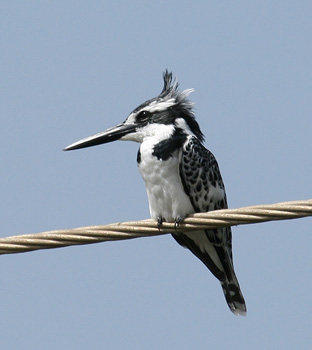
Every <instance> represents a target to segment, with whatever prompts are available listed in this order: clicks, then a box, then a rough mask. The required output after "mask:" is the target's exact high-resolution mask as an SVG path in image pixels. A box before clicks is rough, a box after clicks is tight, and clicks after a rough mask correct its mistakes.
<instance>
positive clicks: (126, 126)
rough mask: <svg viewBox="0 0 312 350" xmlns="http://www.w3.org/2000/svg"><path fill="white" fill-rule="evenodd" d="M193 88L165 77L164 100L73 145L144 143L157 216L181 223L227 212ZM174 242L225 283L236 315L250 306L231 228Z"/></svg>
mask: <svg viewBox="0 0 312 350" xmlns="http://www.w3.org/2000/svg"><path fill="white" fill-rule="evenodd" d="M192 91H193V90H192V89H189V90H185V91H182V92H180V91H179V89H178V83H177V82H176V81H175V80H173V79H172V73H169V72H168V71H166V72H165V73H164V87H163V90H162V92H161V93H160V95H159V96H157V97H155V98H153V99H151V100H148V101H146V102H144V103H143V104H141V105H140V106H139V107H137V108H136V109H135V110H134V111H133V112H132V113H130V115H129V117H128V118H127V119H126V120H125V121H124V122H123V123H121V124H118V125H117V126H115V127H113V128H110V129H107V130H105V131H103V132H100V133H98V134H96V135H93V136H90V137H87V138H85V139H83V140H80V141H78V142H75V143H73V144H72V145H70V146H68V147H66V148H65V150H73V149H79V148H84V147H89V146H94V145H98V144H102V143H107V142H111V141H115V140H126V141H127V140H128V141H135V142H139V143H140V144H141V145H140V148H139V151H138V155H137V162H138V167H139V170H140V173H141V175H142V177H143V180H144V182H145V186H146V190H147V195H148V200H149V208H150V213H151V216H152V218H154V219H155V220H157V222H158V225H161V224H162V222H163V221H167V222H175V223H176V224H179V223H180V222H181V220H183V218H184V217H185V216H186V215H188V214H192V213H196V212H207V211H211V210H217V209H224V208H227V200H226V194H225V188H224V184H223V181H222V177H221V174H220V170H219V166H218V163H217V161H216V159H215V157H214V155H213V154H212V153H211V152H210V151H209V150H207V149H206V148H205V147H204V146H203V141H204V136H203V134H202V132H201V130H200V127H199V125H198V123H197V121H196V119H195V116H194V112H193V105H192V103H191V102H190V101H189V100H188V95H189V94H190V93H191V92H192ZM172 236H173V237H174V239H175V240H176V241H177V242H178V243H179V244H180V245H182V246H183V247H186V248H188V249H189V250H190V251H191V252H192V253H193V254H194V255H196V256H197V257H198V258H199V259H200V260H201V261H202V262H203V263H204V264H205V265H206V266H207V267H208V268H209V270H210V271H211V272H212V274H213V275H214V276H215V277H216V278H217V279H218V280H219V281H220V282H221V286H222V289H223V292H224V295H225V298H226V301H227V303H228V305H229V308H230V309H231V311H232V312H233V313H234V314H239V315H243V314H245V313H246V305H245V301H244V298H243V295H242V293H241V291H240V287H239V284H238V281H237V278H236V275H235V272H234V266H233V258H232V234H231V228H230V227H226V228H220V229H214V230H201V231H195V232H188V233H180V232H175V233H173V234H172Z"/></svg>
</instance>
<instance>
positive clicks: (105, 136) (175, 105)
mask: <svg viewBox="0 0 312 350" xmlns="http://www.w3.org/2000/svg"><path fill="white" fill-rule="evenodd" d="M163 78H164V87H163V89H162V91H161V93H160V94H159V95H158V96H157V97H155V98H153V99H150V100H147V101H146V102H144V103H142V104H141V105H140V106H138V107H137V108H135V109H134V110H133V112H131V113H130V115H129V116H128V118H127V119H126V120H125V121H124V122H123V123H120V124H118V125H116V126H114V127H112V128H109V129H107V130H105V131H102V132H99V133H98V134H95V135H92V136H89V137H86V138H84V139H82V140H80V141H77V142H75V143H73V144H71V145H69V146H67V147H66V148H65V149H64V150H65V151H69V150H74V149H79V148H85V147H90V146H95V145H100V144H102V143H108V142H112V141H115V140H125V141H135V142H140V143H141V142H143V140H144V139H145V138H147V137H157V138H158V139H159V141H160V140H162V139H165V138H169V137H170V136H171V135H172V134H173V133H174V131H175V130H176V129H177V128H178V129H181V130H182V131H183V132H184V133H185V134H191V135H195V136H196V137H197V138H198V139H199V141H203V139H204V136H203V134H202V132H201V130H200V127H199V125H198V123H197V121H196V119H195V116H194V112H193V104H192V103H191V102H190V101H189V100H188V95H189V94H190V93H191V92H192V91H193V89H188V90H184V91H182V92H180V91H179V89H178V82H177V81H176V80H175V79H173V78H172V73H169V72H168V71H167V70H166V71H165V73H164V75H163Z"/></svg>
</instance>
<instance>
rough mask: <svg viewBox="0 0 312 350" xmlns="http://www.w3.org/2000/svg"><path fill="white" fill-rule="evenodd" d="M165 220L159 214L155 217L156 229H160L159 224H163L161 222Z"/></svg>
mask: <svg viewBox="0 0 312 350" xmlns="http://www.w3.org/2000/svg"><path fill="white" fill-rule="evenodd" d="M165 221H166V220H165V219H164V218H162V217H161V216H158V218H157V227H158V230H160V227H161V225H162V224H163V222H165Z"/></svg>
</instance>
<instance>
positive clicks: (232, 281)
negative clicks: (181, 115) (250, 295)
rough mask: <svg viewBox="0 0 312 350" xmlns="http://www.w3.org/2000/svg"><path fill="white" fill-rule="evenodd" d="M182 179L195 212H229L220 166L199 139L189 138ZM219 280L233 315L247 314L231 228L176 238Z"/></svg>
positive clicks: (187, 234)
mask: <svg viewBox="0 0 312 350" xmlns="http://www.w3.org/2000/svg"><path fill="white" fill-rule="evenodd" d="M179 171H180V177H181V181H182V184H183V187H184V191H185V192H186V194H187V195H188V196H189V198H190V200H191V203H192V205H193V207H194V210H195V212H207V211H211V210H217V209H225V208H227V201H226V194H225V188H224V184H223V181H222V177H221V173H220V170H219V166H218V163H217V161H216V159H215V157H214V155H213V154H212V153H211V152H210V151H208V150H207V149H206V148H205V147H204V146H203V145H202V144H201V143H200V142H199V141H198V139H197V138H196V137H189V139H188V142H186V143H185V144H184V147H183V150H182V151H181V153H180V165H179ZM173 237H174V238H175V239H176V241H177V242H178V243H179V244H181V245H182V246H184V247H186V248H188V249H189V250H190V251H191V252H192V253H193V254H194V255H196V256H197V257H198V258H199V259H200V260H201V261H202V262H203V263H204V264H205V265H206V266H207V267H208V268H209V270H210V271H211V272H212V273H213V274H214V275H215V276H216V277H217V278H218V279H219V280H220V282H221V285H222V289H223V292H224V295H225V298H226V301H227V303H228V305H229V307H230V309H231V311H232V312H234V313H235V314H245V313H246V304H245V300H244V297H243V295H242V292H241V290H240V287H239V283H238V280H237V278H236V275H235V272H234V266H233V258H232V233H231V227H223V228H218V229H212V230H201V231H195V232H190V233H176V234H173Z"/></svg>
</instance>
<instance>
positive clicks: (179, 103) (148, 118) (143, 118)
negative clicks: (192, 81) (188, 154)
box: [132, 70, 204, 142]
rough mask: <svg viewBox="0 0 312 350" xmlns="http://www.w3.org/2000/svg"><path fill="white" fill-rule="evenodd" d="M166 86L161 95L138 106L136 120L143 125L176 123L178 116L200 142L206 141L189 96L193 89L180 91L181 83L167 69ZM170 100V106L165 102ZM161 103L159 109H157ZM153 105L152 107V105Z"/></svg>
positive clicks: (165, 74) (135, 111) (165, 75)
mask: <svg viewBox="0 0 312 350" xmlns="http://www.w3.org/2000/svg"><path fill="white" fill-rule="evenodd" d="M163 80H164V86H163V89H162V91H161V93H160V94H159V96H157V97H155V98H153V99H150V100H147V101H146V102H144V103H142V104H141V105H140V106H139V107H137V108H136V109H135V110H134V111H133V112H132V113H135V114H136V116H135V120H136V122H137V123H139V124H140V125H141V126H144V125H147V124H148V123H158V124H174V122H175V120H176V119H178V118H183V119H184V120H185V122H186V124H187V125H188V127H189V129H190V130H191V131H192V132H193V134H194V135H195V136H196V137H197V139H198V140H199V141H200V142H203V141H204V135H203V133H202V132H201V130H200V127H199V125H198V123H197V121H196V119H195V115H194V112H193V104H192V103H191V102H190V100H189V99H188V98H187V96H188V95H189V93H190V92H191V90H185V91H182V92H181V91H179V84H178V82H177V80H176V79H174V78H173V75H172V73H171V72H168V70H166V71H165V72H164V74H163ZM166 102H168V108H165V109H164V104H165V103H166ZM157 103H159V109H157ZM151 106H153V108H152V109H151V108H150V107H151Z"/></svg>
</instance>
